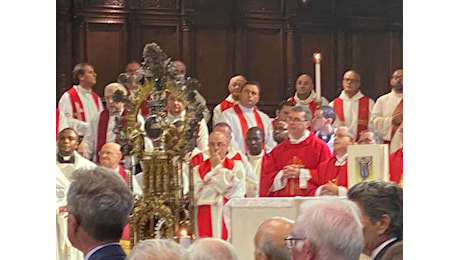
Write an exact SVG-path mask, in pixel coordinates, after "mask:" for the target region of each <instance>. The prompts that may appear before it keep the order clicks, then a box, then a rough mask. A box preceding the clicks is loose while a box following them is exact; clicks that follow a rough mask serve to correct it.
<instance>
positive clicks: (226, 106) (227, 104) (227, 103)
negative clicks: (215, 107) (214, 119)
mask: <svg viewBox="0 0 460 260" xmlns="http://www.w3.org/2000/svg"><path fill="white" fill-rule="evenodd" d="M233 105H235V104H234V103H232V102H230V101H228V100H224V101H222V102H220V110H221V111H222V112H224V111H225V110H227V109H229V108H231V107H232V106H233Z"/></svg>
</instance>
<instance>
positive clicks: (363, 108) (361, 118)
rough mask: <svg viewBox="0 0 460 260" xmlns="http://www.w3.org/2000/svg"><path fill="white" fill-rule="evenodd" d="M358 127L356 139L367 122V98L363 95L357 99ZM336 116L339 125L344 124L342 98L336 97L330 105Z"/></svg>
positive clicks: (365, 127)
mask: <svg viewBox="0 0 460 260" xmlns="http://www.w3.org/2000/svg"><path fill="white" fill-rule="evenodd" d="M358 102H359V103H358V127H357V129H356V131H357V133H356V140H358V139H359V138H358V137H359V133H361V132H362V131H364V130H366V129H367V125H368V122H369V98H368V97H366V96H363V97H361V98H360V99H359V101H358ZM332 107H333V108H334V111H335V114H336V115H337V118H339V120H340V125H345V116H344V114H343V99H341V98H336V99H335V100H334V104H333V106H332Z"/></svg>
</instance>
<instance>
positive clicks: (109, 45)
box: [86, 24, 126, 96]
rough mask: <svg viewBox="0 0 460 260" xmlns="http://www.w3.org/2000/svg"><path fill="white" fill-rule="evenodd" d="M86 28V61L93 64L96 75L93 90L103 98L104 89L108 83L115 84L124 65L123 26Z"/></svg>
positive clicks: (103, 25)
mask: <svg viewBox="0 0 460 260" xmlns="http://www.w3.org/2000/svg"><path fill="white" fill-rule="evenodd" d="M87 28H88V30H87V33H86V35H87V38H86V46H87V61H88V62H90V63H91V64H93V66H94V69H95V71H96V73H97V83H96V85H95V86H94V87H93V90H94V91H96V93H98V94H99V95H101V96H103V94H104V93H103V92H104V87H105V86H106V85H107V84H108V83H110V82H116V81H117V78H118V75H119V74H120V73H121V72H122V71H123V70H124V67H125V65H126V64H125V63H126V59H125V53H126V46H125V45H126V44H125V26H124V25H123V24H88V27H87Z"/></svg>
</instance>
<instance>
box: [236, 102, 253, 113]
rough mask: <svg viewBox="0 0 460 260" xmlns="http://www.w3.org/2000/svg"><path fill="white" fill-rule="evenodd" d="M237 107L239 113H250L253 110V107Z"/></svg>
mask: <svg viewBox="0 0 460 260" xmlns="http://www.w3.org/2000/svg"><path fill="white" fill-rule="evenodd" d="M238 106H240V108H241V111H243V113H245V112H252V111H253V110H254V107H245V106H243V105H241V104H238Z"/></svg>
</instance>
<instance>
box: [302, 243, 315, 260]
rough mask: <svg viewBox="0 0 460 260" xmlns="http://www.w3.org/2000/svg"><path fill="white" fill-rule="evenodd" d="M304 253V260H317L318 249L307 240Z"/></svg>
mask: <svg viewBox="0 0 460 260" xmlns="http://www.w3.org/2000/svg"><path fill="white" fill-rule="evenodd" d="M302 252H304V253H305V254H304V259H305V260H313V259H316V248H315V246H314V245H313V244H312V243H311V242H310V241H308V239H307V240H305V243H304V244H303V246H302Z"/></svg>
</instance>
